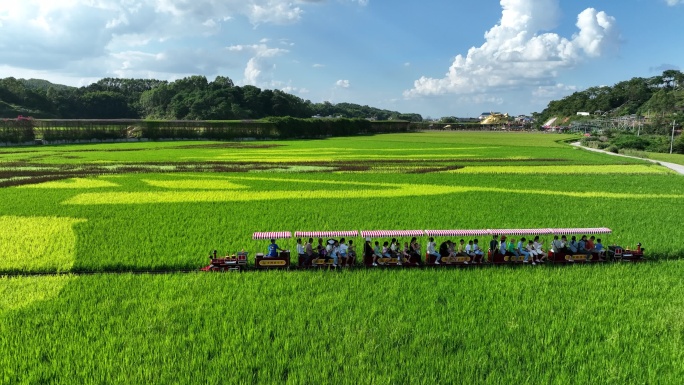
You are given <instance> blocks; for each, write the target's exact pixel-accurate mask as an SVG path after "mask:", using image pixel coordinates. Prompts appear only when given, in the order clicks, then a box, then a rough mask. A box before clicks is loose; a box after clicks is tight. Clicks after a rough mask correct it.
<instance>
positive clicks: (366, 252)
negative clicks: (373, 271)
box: [363, 238, 375, 263]
mask: <svg viewBox="0 0 684 385" xmlns="http://www.w3.org/2000/svg"><path fill="white" fill-rule="evenodd" d="M370 258H373V246H372V245H371V239H370V238H366V239H365V242H364V244H363V263H366V261H367V260H368V259H370ZM373 262H375V259H374V258H373Z"/></svg>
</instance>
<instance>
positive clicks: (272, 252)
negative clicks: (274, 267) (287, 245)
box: [266, 238, 285, 258]
mask: <svg viewBox="0 0 684 385" xmlns="http://www.w3.org/2000/svg"><path fill="white" fill-rule="evenodd" d="M278 250H280V251H285V250H283V249H281V248H280V246H278V245H277V244H276V243H275V239H273V238H271V244H270V245H268V253H266V257H268V258H277V257H278Z"/></svg>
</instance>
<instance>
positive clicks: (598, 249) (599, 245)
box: [592, 237, 606, 261]
mask: <svg viewBox="0 0 684 385" xmlns="http://www.w3.org/2000/svg"><path fill="white" fill-rule="evenodd" d="M592 238H593V237H592ZM594 251H595V252H597V253H598V255H599V261H605V259H604V258H603V255H604V254H605V252H606V251H605V250H603V244H602V243H601V238H599V239H597V240H596V244H595V245H594Z"/></svg>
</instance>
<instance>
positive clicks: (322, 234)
mask: <svg viewBox="0 0 684 385" xmlns="http://www.w3.org/2000/svg"><path fill="white" fill-rule="evenodd" d="M358 236H359V231H358V230H351V231H297V232H295V238H300V237H307V238H308V237H311V238H335V237H358Z"/></svg>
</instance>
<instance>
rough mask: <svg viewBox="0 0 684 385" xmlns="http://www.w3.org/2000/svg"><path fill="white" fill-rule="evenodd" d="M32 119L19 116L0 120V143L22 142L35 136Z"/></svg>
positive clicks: (28, 140) (32, 139) (33, 138)
mask: <svg viewBox="0 0 684 385" xmlns="http://www.w3.org/2000/svg"><path fill="white" fill-rule="evenodd" d="M33 126H34V120H33V119H31V118H25V117H22V116H20V117H19V118H17V119H2V120H0V143H10V144H23V143H27V142H33V141H34V140H35V138H36V136H35V132H34V127H33Z"/></svg>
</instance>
